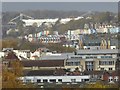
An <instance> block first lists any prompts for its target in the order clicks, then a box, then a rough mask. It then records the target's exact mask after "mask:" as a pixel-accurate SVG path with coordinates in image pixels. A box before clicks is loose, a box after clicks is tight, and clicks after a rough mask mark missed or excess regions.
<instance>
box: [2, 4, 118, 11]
mask: <svg viewBox="0 0 120 90" xmlns="http://www.w3.org/2000/svg"><path fill="white" fill-rule="evenodd" d="M2 10H3V11H23V10H64V11H68V10H69V11H72V10H77V11H111V12H117V11H118V3H117V2H3V3H2Z"/></svg>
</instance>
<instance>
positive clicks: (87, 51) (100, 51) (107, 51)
mask: <svg viewBox="0 0 120 90" xmlns="http://www.w3.org/2000/svg"><path fill="white" fill-rule="evenodd" d="M117 53H119V49H85V50H77V54H117Z"/></svg>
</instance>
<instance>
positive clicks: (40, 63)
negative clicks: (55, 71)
mask: <svg viewBox="0 0 120 90" xmlns="http://www.w3.org/2000/svg"><path fill="white" fill-rule="evenodd" d="M21 63H22V64H23V66H24V67H33V66H37V67H63V66H64V60H24V61H21Z"/></svg>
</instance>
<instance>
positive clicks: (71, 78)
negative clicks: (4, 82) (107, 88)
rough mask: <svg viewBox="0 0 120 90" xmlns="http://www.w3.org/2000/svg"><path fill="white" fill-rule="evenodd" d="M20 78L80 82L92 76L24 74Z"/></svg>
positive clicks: (27, 80)
mask: <svg viewBox="0 0 120 90" xmlns="http://www.w3.org/2000/svg"><path fill="white" fill-rule="evenodd" d="M20 79H21V80H22V81H23V82H24V83H28V82H31V83H59V82H60V83H80V82H87V81H89V80H90V76H89V75H84V76H24V77H21V78H20Z"/></svg>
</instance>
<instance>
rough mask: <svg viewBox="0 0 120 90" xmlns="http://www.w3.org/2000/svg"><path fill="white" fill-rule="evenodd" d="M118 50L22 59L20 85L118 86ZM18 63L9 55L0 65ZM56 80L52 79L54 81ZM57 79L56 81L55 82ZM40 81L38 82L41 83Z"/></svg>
mask: <svg viewBox="0 0 120 90" xmlns="http://www.w3.org/2000/svg"><path fill="white" fill-rule="evenodd" d="M119 56H120V55H119V52H118V49H101V50H78V51H77V52H75V53H59V54H58V53H56V54H53V53H51V54H50V53H49V54H48V55H45V56H43V57H40V58H39V59H37V60H26V59H23V60H21V61H20V62H21V63H22V65H23V67H24V68H23V69H24V76H23V77H21V79H22V80H23V82H34V83H36V82H41V83H44V82H48V83H50V82H56V83H58V81H61V82H63V83H65V82H66V83H67V82H69V83H72V82H76V83H80V82H84V81H90V80H92V78H93V79H95V80H98V79H100V80H106V81H108V82H118V81H119V80H118V79H119V75H120V73H119V72H118V71H117V70H120V67H118V66H119V65H118V64H120V61H119ZM16 59H17V60H18V57H17V56H16V55H15V53H8V55H7V56H5V57H4V58H3V65H5V66H7V67H10V66H9V65H10V64H9V62H12V61H14V60H16ZM54 76H55V77H54ZM58 77H59V78H58ZM40 78H41V79H40Z"/></svg>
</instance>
